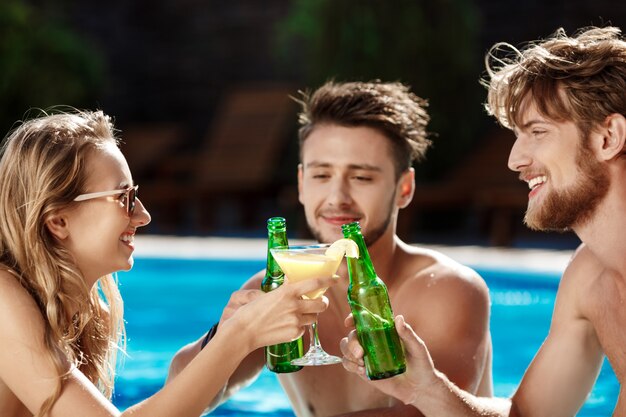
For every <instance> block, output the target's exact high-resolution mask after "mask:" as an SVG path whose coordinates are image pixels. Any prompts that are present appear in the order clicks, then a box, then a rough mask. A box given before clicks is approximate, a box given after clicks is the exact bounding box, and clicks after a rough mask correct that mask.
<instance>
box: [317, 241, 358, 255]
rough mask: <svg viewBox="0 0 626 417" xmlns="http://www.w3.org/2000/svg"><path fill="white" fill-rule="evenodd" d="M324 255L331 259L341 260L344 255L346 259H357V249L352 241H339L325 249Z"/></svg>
mask: <svg viewBox="0 0 626 417" xmlns="http://www.w3.org/2000/svg"><path fill="white" fill-rule="evenodd" d="M325 255H326V256H330V257H331V258H343V257H344V255H345V256H347V257H348V258H358V257H359V247H358V246H357V244H356V243H355V242H354V241H353V240H352V239H339V240H337V241H335V242H334V243H333V244H332V245H330V246H329V247H328V249H326V252H325Z"/></svg>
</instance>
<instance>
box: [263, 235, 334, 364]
mask: <svg viewBox="0 0 626 417" xmlns="http://www.w3.org/2000/svg"><path fill="white" fill-rule="evenodd" d="M329 246H330V245H307V246H290V247H288V248H287V247H284V248H281V247H277V248H272V249H270V252H271V253H272V256H273V257H274V259H276V262H278V265H279V266H280V268H281V269H282V270H283V272H284V273H285V275H286V276H287V280H288V282H292V283H293V282H298V281H303V280H306V279H314V278H323V277H330V276H333V275H334V274H335V272H337V268H339V264H341V260H342V259H343V256H337V257H332V256H327V255H326V254H325V252H326V250H327V249H328V247H329ZM325 291H326V288H321V289H319V290H316V291H313V292H310V293H307V294H305V295H304V296H303V297H306V298H318V297H321V296H322V294H324V292H325ZM309 334H310V336H311V337H310V338H311V343H310V347H309V351H308V352H307V353H306V354H305V355H304V356H303V357H301V358H298V359H294V360H292V361H291V364H292V365H299V366H319V365H332V364H336V363H341V358H338V357H337V356H333V355H329V354H328V353H326V352H324V349H322V345H321V344H320V340H319V337H318V336H317V320H316V321H315V323H313V324H311V327H310V332H309Z"/></svg>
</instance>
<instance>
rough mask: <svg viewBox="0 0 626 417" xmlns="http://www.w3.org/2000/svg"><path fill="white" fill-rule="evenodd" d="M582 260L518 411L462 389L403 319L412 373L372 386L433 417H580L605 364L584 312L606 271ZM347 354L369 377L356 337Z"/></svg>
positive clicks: (347, 362) (348, 363)
mask: <svg viewBox="0 0 626 417" xmlns="http://www.w3.org/2000/svg"><path fill="white" fill-rule="evenodd" d="M579 255H580V254H579V253H577V255H575V257H574V259H573V261H572V262H571V263H570V265H569V267H568V268H567V270H566V271H565V273H564V275H563V278H562V280H561V285H560V287H559V291H558V294H557V300H556V305H555V311H554V316H553V321H552V325H551V329H550V333H549V335H548V338H547V339H546V341H545V343H544V344H543V346H542V347H541V349H540V350H539V352H538V354H537V356H536V357H535V359H534V360H533V362H532V364H531V366H530V367H529V369H528V370H527V372H526V374H525V375H524V377H523V379H522V383H521V385H520V387H519V389H518V391H517V392H516V394H515V395H514V397H513V403H512V405H511V402H509V401H507V400H504V399H499V398H481V397H477V396H474V395H472V394H470V393H468V392H466V391H463V390H462V389H460V388H459V387H457V386H456V385H455V384H454V383H452V382H451V381H450V380H449V379H448V378H447V377H446V376H445V375H444V374H443V373H442V372H439V371H438V370H436V369H435V366H434V364H433V360H432V359H431V357H430V354H429V352H428V349H427V348H426V344H425V343H424V342H423V341H422V340H421V339H420V338H419V337H418V336H417V335H416V334H415V332H413V330H412V329H411V327H410V326H409V325H407V324H406V323H405V321H404V319H403V318H402V317H400V316H399V317H397V319H396V326H397V328H398V333H399V334H400V337H401V338H402V340H403V342H404V346H405V350H406V353H407V362H408V363H407V372H406V373H405V374H402V375H399V376H397V377H394V378H390V379H387V380H383V381H375V382H372V384H374V385H375V386H376V387H377V388H379V389H380V390H381V391H383V392H385V393H387V394H389V395H392V396H394V397H396V398H398V399H399V400H401V401H402V402H404V403H405V404H412V405H413V406H415V407H416V408H418V409H419V410H420V411H421V412H422V413H423V414H424V415H425V416H429V417H430V416H433V417H435V416H442V415H445V416H449V417H467V416H475V417H485V416H489V417H495V416H500V417H505V416H510V417H522V416H523V417H531V416H532V417H537V416H538V417H541V416H546V417H548V416H550V417H558V416H573V415H575V414H576V412H577V411H578V409H579V408H580V406H581V405H582V404H583V402H584V401H585V398H586V396H587V394H588V393H589V391H590V389H591V386H592V385H593V382H594V381H595V379H596V377H597V375H598V371H599V368H600V365H601V363H602V358H603V354H602V349H601V346H600V344H599V341H598V339H597V337H596V335H595V331H594V329H593V326H592V325H591V323H590V322H589V321H588V320H587V319H586V311H585V307H584V305H585V304H584V300H585V299H586V298H585V297H586V296H587V295H588V294H589V281H591V280H590V277H595V276H597V275H598V274H599V273H600V269H599V268H597V266H593V265H591V264H590V263H589V262H587V260H588V259H586V255H584V254H583V255H584V256H579ZM348 324H349V323H348ZM341 349H342V352H343V353H344V367H345V368H346V369H348V370H349V371H352V372H355V373H357V374H359V375H361V376H363V377H364V369H363V367H362V365H363V361H362V356H363V349H362V348H361V347H360V346H359V344H358V340H357V338H356V335H355V332H354V331H352V332H351V333H350V335H349V337H348V338H344V339H343V340H342V343H341ZM509 406H510V411H509Z"/></svg>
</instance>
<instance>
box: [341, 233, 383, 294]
mask: <svg viewBox="0 0 626 417" xmlns="http://www.w3.org/2000/svg"><path fill="white" fill-rule="evenodd" d="M345 237H346V238H348V239H351V240H353V241H354V242H355V243H356V244H357V246H358V247H359V257H358V258H346V259H347V261H348V262H347V263H348V275H349V277H350V283H351V284H353V285H364V284H368V283H370V282H372V281H374V280H375V279H376V271H375V270H374V265H373V264H372V260H371V259H370V255H369V252H368V251H367V246H366V245H365V240H364V239H363V235H362V234H361V233H360V232H355V233H350V234H347V235H346V236H345Z"/></svg>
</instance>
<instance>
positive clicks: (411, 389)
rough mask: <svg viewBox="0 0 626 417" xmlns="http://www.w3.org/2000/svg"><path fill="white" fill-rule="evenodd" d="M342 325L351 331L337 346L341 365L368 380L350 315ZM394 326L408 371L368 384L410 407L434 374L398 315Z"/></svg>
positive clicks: (416, 339)
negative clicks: (341, 361) (340, 356)
mask: <svg viewBox="0 0 626 417" xmlns="http://www.w3.org/2000/svg"><path fill="white" fill-rule="evenodd" d="M345 324H346V327H350V328H353V330H352V331H350V333H349V334H348V337H344V338H343V339H342V340H341V343H340V348H341V352H342V353H343V356H344V357H343V366H344V368H346V370H348V371H350V372H353V373H355V374H357V375H359V376H360V377H361V378H363V379H365V380H367V375H366V373H365V363H364V362H363V355H364V350H363V348H362V347H361V345H360V343H359V340H358V338H357V334H356V330H355V329H354V320H353V318H352V315H349V316H348V317H347V318H346V320H345ZM395 324H396V330H397V331H398V335H399V336H400V339H401V340H402V343H403V346H404V353H405V356H406V361H407V369H406V371H405V372H404V373H403V374H400V375H396V376H394V377H391V378H387V379H382V380H378V381H370V384H372V385H373V386H375V387H376V388H377V389H379V390H380V391H382V392H384V393H385V394H387V395H391V396H393V397H395V398H397V399H399V400H400V401H402V402H403V403H405V404H411V403H413V402H414V400H415V398H416V397H417V396H418V395H419V394H420V390H424V389H425V388H426V387H428V386H429V384H430V383H431V382H432V381H433V379H434V378H435V372H436V371H435V368H434V365H433V361H432V359H431V357H430V354H429V353H428V349H427V348H426V345H425V344H424V342H423V341H422V340H421V339H420V338H419V337H418V336H417V335H416V334H415V332H414V331H413V329H412V328H411V326H410V325H409V324H407V323H406V322H405V321H404V317H403V316H401V315H399V316H396V318H395ZM423 392H425V391H422V393H423Z"/></svg>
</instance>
